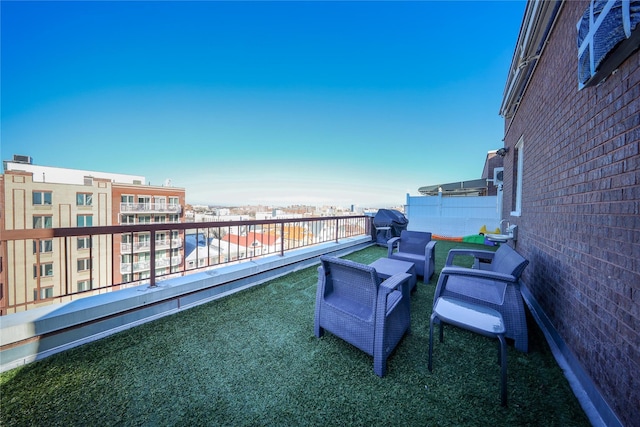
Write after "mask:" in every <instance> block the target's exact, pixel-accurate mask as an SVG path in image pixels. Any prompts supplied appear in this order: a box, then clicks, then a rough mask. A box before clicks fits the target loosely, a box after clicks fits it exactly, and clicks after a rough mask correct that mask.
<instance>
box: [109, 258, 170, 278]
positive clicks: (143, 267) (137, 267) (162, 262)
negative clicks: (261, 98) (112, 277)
mask: <svg viewBox="0 0 640 427" xmlns="http://www.w3.org/2000/svg"><path fill="white" fill-rule="evenodd" d="M180 264H182V256H174V257H170V258H159V259H156V270H159V269H162V268H168V267H177V266H179V265H180ZM150 270H151V261H137V262H132V263H126V264H121V265H120V272H121V273H122V274H131V273H142V272H146V271H150ZM156 273H157V271H156Z"/></svg>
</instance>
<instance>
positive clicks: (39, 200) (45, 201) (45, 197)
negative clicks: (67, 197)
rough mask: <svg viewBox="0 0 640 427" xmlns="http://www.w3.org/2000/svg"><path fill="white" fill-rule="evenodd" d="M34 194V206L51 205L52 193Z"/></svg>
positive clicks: (38, 192) (35, 192) (40, 192)
mask: <svg viewBox="0 0 640 427" xmlns="http://www.w3.org/2000/svg"><path fill="white" fill-rule="evenodd" d="M32 194H33V199H32V200H33V204H34V205H51V200H52V198H53V196H52V195H51V191H34V192H33V193H32Z"/></svg>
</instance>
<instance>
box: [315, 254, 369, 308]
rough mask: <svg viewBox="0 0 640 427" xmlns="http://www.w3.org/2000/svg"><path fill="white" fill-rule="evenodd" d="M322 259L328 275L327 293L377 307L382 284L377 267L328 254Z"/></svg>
mask: <svg viewBox="0 0 640 427" xmlns="http://www.w3.org/2000/svg"><path fill="white" fill-rule="evenodd" d="M320 261H321V262H322V268H323V270H324V274H325V276H326V285H325V294H328V293H333V294H334V296H336V297H339V298H341V299H347V300H350V301H353V302H356V303H358V304H361V305H364V306H367V307H371V308H372V309H374V308H375V306H376V300H377V298H378V287H379V285H380V278H379V277H378V273H377V272H376V270H375V268H373V267H370V266H368V265H365V264H360V263H357V262H353V261H350V260H346V259H341V258H336V257H331V256H326V255H323V256H321V257H320Z"/></svg>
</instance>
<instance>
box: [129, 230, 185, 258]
mask: <svg viewBox="0 0 640 427" xmlns="http://www.w3.org/2000/svg"><path fill="white" fill-rule="evenodd" d="M127 234H128V233H127ZM181 247H182V239H180V238H177V239H161V240H156V250H161V249H171V248H172V249H177V248H181ZM150 249H151V242H150V241H148V240H146V241H138V242H134V243H130V242H129V243H126V242H123V243H120V252H121V253H125V254H128V253H131V252H134V253H138V252H149V250H150Z"/></svg>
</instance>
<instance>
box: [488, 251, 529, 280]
mask: <svg viewBox="0 0 640 427" xmlns="http://www.w3.org/2000/svg"><path fill="white" fill-rule="evenodd" d="M528 264H529V261H528V260H526V259H525V258H524V257H523V256H522V255H520V254H519V253H518V252H516V251H515V250H514V249H513V248H512V247H511V246H509V245H507V244H502V245H500V247H499V248H498V250H497V251H496V253H495V255H494V257H493V260H492V261H491V266H490V270H491V271H495V272H498V273H506V274H511V275H512V276H514V277H515V278H516V279H517V278H519V277H520V275H521V274H522V272H523V271H524V269H525V267H526V266H527V265H528Z"/></svg>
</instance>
